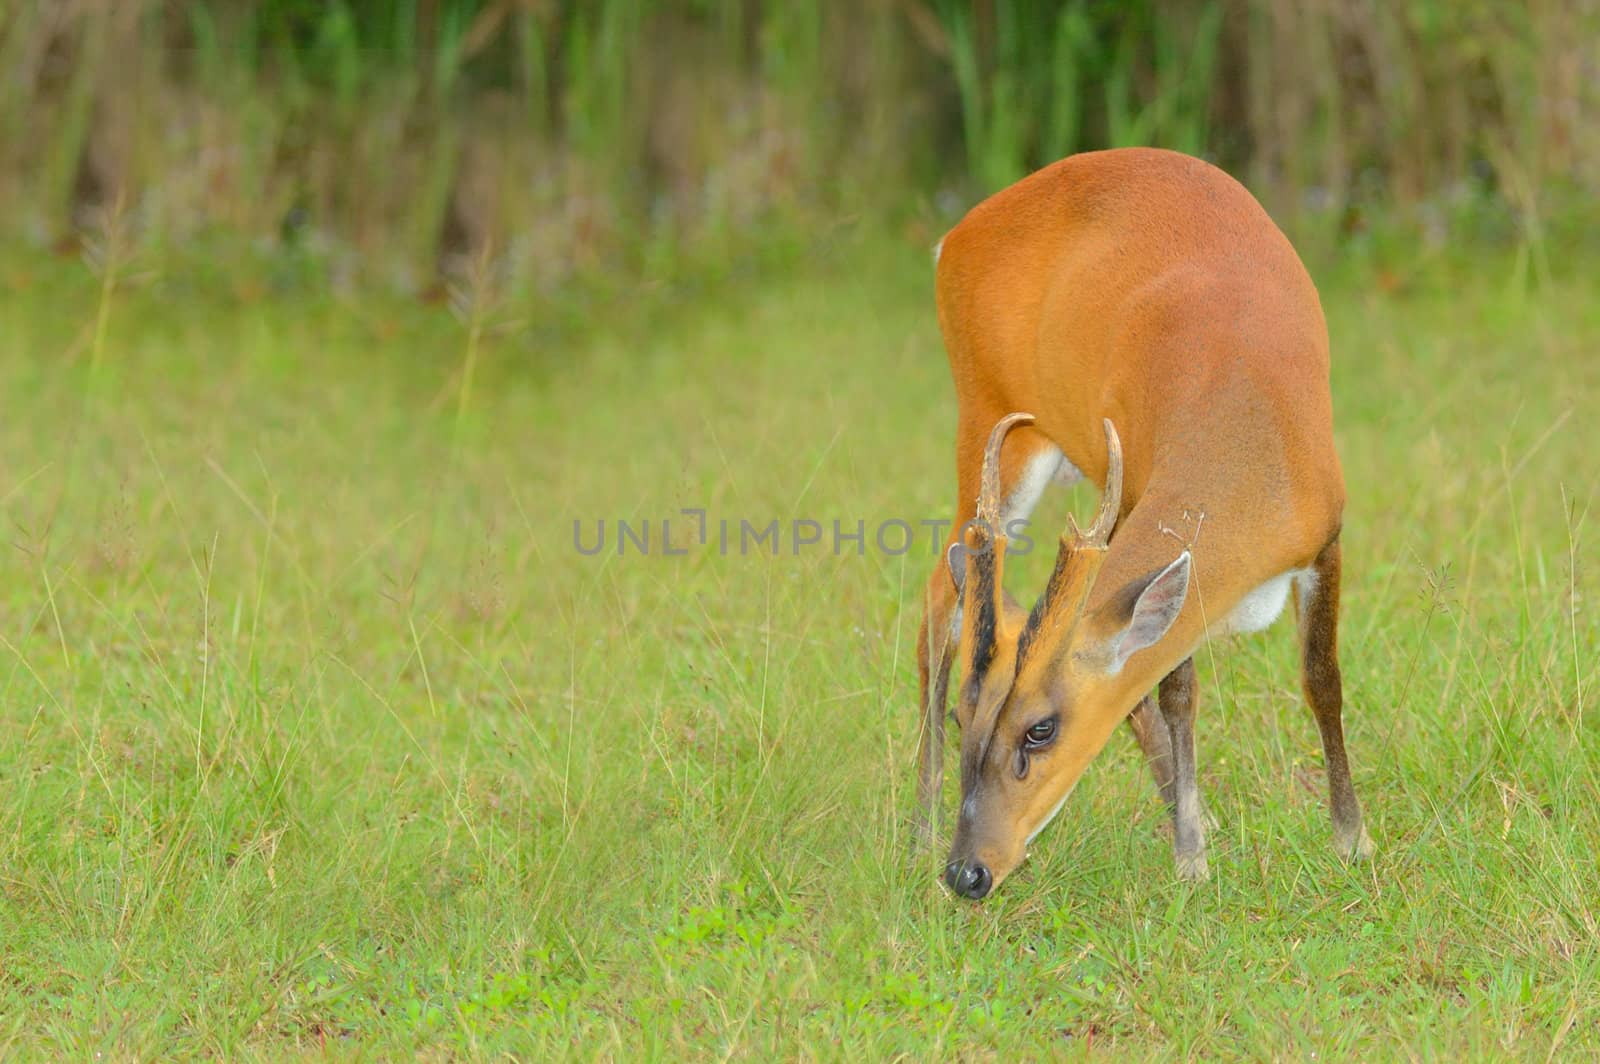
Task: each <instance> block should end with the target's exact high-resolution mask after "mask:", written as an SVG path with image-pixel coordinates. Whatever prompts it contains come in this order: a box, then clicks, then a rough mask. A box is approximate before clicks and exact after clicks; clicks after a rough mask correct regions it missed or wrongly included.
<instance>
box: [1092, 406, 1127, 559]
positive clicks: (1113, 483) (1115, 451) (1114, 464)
mask: <svg viewBox="0 0 1600 1064" xmlns="http://www.w3.org/2000/svg"><path fill="white" fill-rule="evenodd" d="M1103 423H1104V424H1105V427H1106V490H1105V491H1103V492H1101V493H1100V509H1098V510H1096V511H1095V515H1094V524H1092V525H1090V526H1089V532H1088V536H1089V542H1090V543H1091V544H1092V545H1094V546H1096V547H1104V546H1106V545H1107V544H1108V543H1110V542H1111V530H1112V529H1113V528H1115V527H1116V524H1117V513H1118V512H1119V511H1120V510H1121V509H1122V441H1121V440H1119V439H1118V438H1117V430H1116V427H1115V426H1114V425H1112V424H1111V419H1110V418H1104V419H1103Z"/></svg>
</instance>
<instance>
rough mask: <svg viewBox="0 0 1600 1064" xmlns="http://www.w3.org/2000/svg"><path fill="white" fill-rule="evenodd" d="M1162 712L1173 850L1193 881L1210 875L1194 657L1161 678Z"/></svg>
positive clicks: (1180, 870) (1181, 872)
mask: <svg viewBox="0 0 1600 1064" xmlns="http://www.w3.org/2000/svg"><path fill="white" fill-rule="evenodd" d="M1160 700H1161V715H1162V717H1164V718H1166V722H1167V732H1168V737H1169V739H1170V741H1171V743H1172V774H1173V792H1174V797H1175V801H1174V804H1173V818H1172V850H1173V854H1174V855H1175V856H1176V857H1177V861H1178V878H1179V879H1184V880H1189V881H1194V880H1201V879H1205V878H1206V877H1207V876H1208V875H1210V870H1209V868H1208V867H1207V865H1206V828H1205V819H1204V814H1203V810H1202V809H1201V806H1200V786H1199V782H1198V780H1197V778H1196V772H1195V757H1194V717H1195V710H1196V708H1197V706H1198V703H1199V701H1200V687H1199V684H1197V683H1196V682H1195V671H1194V658H1185V659H1184V660H1183V664H1181V665H1179V666H1178V667H1177V668H1175V669H1173V670H1172V671H1171V672H1170V673H1168V674H1167V676H1166V678H1165V679H1164V680H1162V681H1161V686H1160Z"/></svg>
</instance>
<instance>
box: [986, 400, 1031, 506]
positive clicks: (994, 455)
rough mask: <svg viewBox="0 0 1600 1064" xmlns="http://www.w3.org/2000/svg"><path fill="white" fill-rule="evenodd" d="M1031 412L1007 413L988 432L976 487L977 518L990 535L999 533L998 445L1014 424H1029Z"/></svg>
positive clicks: (1004, 439) (1003, 440) (1003, 441)
mask: <svg viewBox="0 0 1600 1064" xmlns="http://www.w3.org/2000/svg"><path fill="white" fill-rule="evenodd" d="M1032 423H1033V415H1032V414H1022V413H1017V414H1007V415H1006V416H1005V417H1003V418H1001V419H1000V420H999V421H998V422H996V424H995V426H994V429H993V431H991V432H990V433H989V444H988V446H987V447H985V448H984V450H983V477H982V480H981V486H980V487H979V489H978V520H979V521H981V522H983V523H984V524H985V525H987V526H988V531H989V534H990V535H996V536H997V535H999V534H1000V531H1001V530H1000V445H1001V444H1003V443H1005V442H1006V433H1008V432H1010V431H1011V430H1012V428H1013V427H1014V426H1017V425H1030V424H1032Z"/></svg>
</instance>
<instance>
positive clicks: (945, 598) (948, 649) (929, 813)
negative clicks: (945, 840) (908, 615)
mask: <svg viewBox="0 0 1600 1064" xmlns="http://www.w3.org/2000/svg"><path fill="white" fill-rule="evenodd" d="M954 612H955V584H954V582H953V581H952V580H951V579H950V574H949V573H948V572H947V571H946V570H945V567H944V564H943V563H942V562H941V563H940V564H939V565H937V566H935V567H934V571H933V575H932V576H931V577H929V579H928V589H927V592H926V594H925V595H924V596H923V613H922V630H921V632H920V633H919V634H918V637H917V676H918V680H919V681H920V683H919V686H920V688H921V703H922V705H921V722H920V725H919V727H920V731H919V736H918V742H917V819H916V824H915V828H914V831H913V839H914V841H915V843H916V844H917V845H918V846H919V847H922V848H924V849H931V848H932V847H933V845H934V843H935V841H936V839H937V837H938V833H939V823H938V821H939V797H940V794H941V792H942V791H943V789H944V718H945V707H946V704H947V702H948V696H949V689H950V666H951V663H952V662H953V661H954V659H955V638H954V635H953V627H952V625H951V621H952V619H953V617H954Z"/></svg>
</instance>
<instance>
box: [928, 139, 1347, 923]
mask: <svg viewBox="0 0 1600 1064" xmlns="http://www.w3.org/2000/svg"><path fill="white" fill-rule="evenodd" d="M934 258H935V264H936V265H935V295H936V304H937V309H938V320H939V327H940V332H941V333H942V336H943V340H944V345H945V350H946V354H947V355H948V357H949V363H950V371H951V376H952V378H953V380H954V384H955V391H956V398H957V427H956V498H957V504H956V511H955V519H954V521H953V522H952V525H951V531H950V535H949V537H948V540H947V541H946V543H945V547H944V550H943V551H942V552H941V555H940V558H939V562H938V564H937V565H936V566H935V567H934V570H933V572H932V573H931V574H930V576H929V579H928V583H927V587H926V591H925V593H924V599H923V619H922V627H921V632H920V635H919V637H918V654H917V659H918V675H919V684H920V691H921V730H920V737H919V744H918V746H919V750H918V770H917V771H918V778H917V799H918V815H917V838H918V839H919V840H921V841H922V842H923V843H924V844H931V843H932V842H933V840H934V838H935V837H936V835H937V833H938V806H939V799H940V795H941V793H942V788H943V773H944V725H945V717H946V713H947V702H948V701H949V693H950V692H949V685H950V678H951V673H952V670H953V668H954V667H955V666H956V665H957V664H959V667H960V676H961V679H960V685H959V688H958V690H957V692H956V698H955V706H954V714H953V715H954V719H955V721H956V724H957V725H958V726H959V728H960V731H961V735H960V758H959V764H960V784H961V788H960V789H961V801H960V808H959V813H958V815H957V818H956V821H955V828H954V833H953V837H952V840H951V844H950V850H949V855H948V860H947V862H946V864H945V865H944V870H943V879H944V882H945V884H946V885H947V886H948V887H949V888H950V889H951V890H952V891H953V892H954V893H955V894H957V895H959V896H961V897H964V898H968V899H972V900H981V899H983V898H984V897H986V896H988V895H989V894H990V893H991V892H992V891H993V890H994V889H995V888H996V887H997V886H999V884H1000V883H1001V882H1002V881H1003V880H1004V879H1005V878H1006V877H1007V876H1008V875H1009V874H1010V873H1011V872H1013V871H1014V870H1015V869H1016V868H1017V866H1018V865H1019V864H1020V863H1021V862H1022V861H1023V859H1024V858H1025V857H1026V853H1027V848H1028V846H1029V845H1030V844H1031V843H1032V841H1033V839H1034V838H1035V837H1036V836H1038V834H1039V833H1040V832H1041V831H1043V830H1044V828H1045V826H1046V825H1047V824H1049V823H1050V822H1051V820H1052V819H1053V818H1054V817H1055V816H1056V814H1057V813H1058V812H1059V811H1060V810H1061V808H1062V806H1063V805H1064V804H1065V803H1066V801H1067V798H1068V796H1069V795H1070V794H1071V793H1072V790H1073V788H1074V786H1075V785H1076V784H1077V782H1078V781H1079V779H1080V778H1081V777H1082V775H1083V773H1084V771H1085V770H1086V768H1087V766H1088V765H1089V763H1090V762H1091V761H1092V760H1093V759H1094V757H1095V755H1096V754H1098V753H1099V752H1100V751H1101V749H1102V748H1103V747H1104V746H1105V745H1106V743H1107V742H1108V740H1109V739H1110V736H1111V734H1112V733H1113V732H1114V731H1116V730H1117V725H1118V724H1119V723H1120V722H1123V721H1126V722H1127V724H1128V726H1129V729H1130V730H1131V731H1132V732H1133V735H1134V738H1135V740H1136V742H1137V744H1138V746H1139V747H1140V748H1141V750H1142V751H1143V754H1144V758H1145V760H1146V762H1147V763H1148V765H1149V769H1150V772H1151V774H1152V775H1153V776H1154V779H1155V783H1156V786H1157V788H1158V789H1159V791H1160V794H1161V797H1162V798H1163V800H1164V801H1165V803H1166V805H1167V808H1168V810H1169V811H1170V816H1171V820H1172V828H1173V851H1174V857H1175V860H1176V864H1177V875H1178V877H1179V878H1180V879H1182V880H1186V881H1195V880H1203V879H1206V878H1207V877H1208V875H1209V869H1208V863H1207V858H1206V826H1207V819H1208V817H1207V815H1206V813H1205V811H1204V809H1203V806H1202V804H1201V799H1200V795H1199V789H1198V784H1197V780H1196V762H1195V736H1194V721H1195V717H1196V711H1197V707H1198V702H1199V696H1200V689H1199V684H1198V683H1197V679H1196V669H1195V663H1194V658H1195V654H1196V652H1197V650H1199V649H1200V648H1201V646H1202V645H1203V644H1206V643H1207V642H1208V641H1209V640H1214V639H1218V638H1220V637H1222V636H1225V635H1231V634H1235V633H1245V632H1254V631H1259V630H1262V629H1265V628H1267V627H1268V626H1269V625H1271V624H1272V623H1273V621H1274V620H1275V619H1276V618H1277V617H1278V616H1279V615H1280V614H1281V613H1282V611H1283V607H1284V605H1285V603H1286V601H1287V600H1289V599H1291V598H1292V599H1293V601H1294V613H1295V616H1296V618H1297V626H1298V632H1299V649H1300V660H1301V670H1300V671H1301V686H1302V689H1303V692H1304V696H1305V699H1306V701H1307V703H1308V704H1309V706H1310V709H1311V714H1312V716H1313V717H1314V718H1315V721H1316V724H1317V728H1318V731H1319V732H1320V735H1321V740H1322V750H1323V757H1324V765H1325V769H1326V775H1327V787H1328V802H1329V810H1330V817H1331V820H1332V825H1333V839H1334V845H1335V849H1336V851H1337V853H1338V854H1339V855H1340V856H1341V857H1343V858H1344V859H1346V860H1350V861H1355V860H1361V859H1365V858H1367V857H1369V856H1370V855H1371V854H1372V852H1373V844H1372V841H1371V838H1370V837H1369V836H1368V834H1367V831H1366V829H1365V827H1364V826H1363V823H1362V815H1361V806H1360V803H1359V802H1358V800H1357V798H1356V794H1355V790H1354V788H1353V786H1352V784H1351V778H1350V765H1349V760H1348V758H1347V755H1346V752H1345V743H1344V731H1343V722H1342V713H1343V693H1342V687H1341V679H1340V672H1339V660H1338V632H1337V629H1338V620H1339V591H1340V573H1341V565H1342V561H1341V550H1340V538H1339V537H1340V531H1341V529H1342V527H1343V513H1344V503H1345V489H1344V477H1343V472H1342V469H1341V466H1340V462H1339V457H1338V454H1337V452H1336V450H1335V448H1334V440H1333V403H1332V395H1331V391H1330V387H1329V343H1328V332H1327V323H1326V321H1325V319H1324V317H1323V313H1322V307H1321V303H1320V301H1319V300H1318V297H1317V290H1316V287H1315V285H1314V284H1313V282H1312V280H1311V277H1310V275H1309V273H1308V272H1307V271H1306V268H1305V266H1304V265H1303V264H1302V262H1301V261H1300V258H1299V256H1298V255H1297V254H1296V253H1295V251H1294V249H1293V247H1292V246H1291V245H1290V243H1289V240H1288V238H1287V237H1286V236H1284V234H1283V232H1282V231H1281V230H1280V229H1279V228H1278V227H1277V225H1275V224H1274V223H1273V221H1272V219H1271V218H1270V217H1269V216H1268V215H1267V213H1266V211H1265V210H1264V209H1263V208H1262V207H1261V205H1260V204H1259V203H1258V202H1257V201H1256V199H1255V198H1254V197H1253V196H1252V195H1251V194H1250V192H1249V191H1248V190H1246V189H1245V187H1244V186H1243V185H1241V184H1240V183H1239V182H1237V181H1236V180H1234V179H1233V178H1232V177H1230V176H1229V175H1227V174H1226V173H1225V172H1223V171H1222V170H1220V169H1218V168H1217V167H1215V166H1213V165H1211V164H1209V163H1207V162H1204V161H1202V160H1200V159H1197V158H1194V157H1192V156H1188V155H1184V154H1181V153H1177V152H1171V151H1164V150H1158V149H1149V148H1124V149H1112V150H1107V151H1096V152H1087V153H1083V154H1079V155H1073V156H1069V157H1068V158H1066V159H1063V160H1061V161H1059V162H1056V163H1053V164H1051V165H1049V166H1047V167H1045V168H1043V169H1041V170H1038V171H1036V172H1034V173H1033V174H1031V175H1029V176H1027V177H1025V178H1023V179H1022V180H1020V181H1018V182H1017V183H1016V184H1014V185H1011V186H1010V187H1008V188H1005V189H1003V190H1001V191H1000V192H997V193H995V194H994V195H992V196H990V197H989V198H988V199H986V200H984V201H982V202H981V203H979V204H978V205H977V206H975V207H973V208H972V209H971V210H970V211H969V212H968V213H967V215H966V216H965V217H964V218H963V219H962V220H961V221H960V222H959V223H958V224H957V225H956V226H955V228H953V229H952V230H950V231H949V232H948V233H947V234H946V235H945V237H944V238H943V240H941V241H940V242H939V245H938V246H937V247H936V248H935V251H934ZM1085 478H1087V479H1089V480H1090V481H1091V482H1093V483H1094V484H1096V485H1098V486H1100V488H1101V489H1102V491H1101V497H1100V502H1099V506H1098V509H1097V512H1096V516H1095V518H1094V520H1093V521H1092V522H1091V523H1090V525H1089V527H1088V528H1087V529H1080V528H1078V527H1077V525H1076V523H1075V522H1072V521H1070V520H1069V522H1068V526H1067V528H1066V529H1065V530H1064V531H1063V533H1062V534H1061V537H1060V543H1059V548H1058V553H1057V557H1056V563H1055V568H1054V571H1053V572H1052V573H1051V575H1050V578H1049V580H1048V582H1047V584H1046V586H1045V588H1044V591H1043V593H1042V594H1041V595H1040V596H1039V597H1038V600H1037V601H1036V602H1035V603H1034V605H1033V607H1032V609H1031V610H1027V611H1024V610H1023V609H1022V607H1021V606H1020V605H1019V604H1018V603H1017V601H1016V600H1015V599H1014V598H1013V597H1012V596H1011V595H1010V593H1009V592H1007V591H1006V590H1005V589H1004V588H1003V586H1002V581H1003V575H1004V568H1005V558H1006V549H1007V544H1008V541H1009V539H1010V538H1011V536H1013V535H1015V533H1016V529H1017V527H1018V525H1017V522H1019V521H1020V522H1024V523H1025V522H1026V520H1027V518H1028V517H1029V515H1030V514H1031V513H1032V512H1033V509H1034V507H1035V505H1036V504H1037V503H1038V501H1039V498H1040V496H1041V495H1042V494H1043V493H1044V491H1045V490H1046V488H1047V487H1049V486H1050V485H1051V484H1058V485H1063V486H1070V485H1072V484H1074V483H1076V482H1078V481H1080V480H1082V479H1085Z"/></svg>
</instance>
